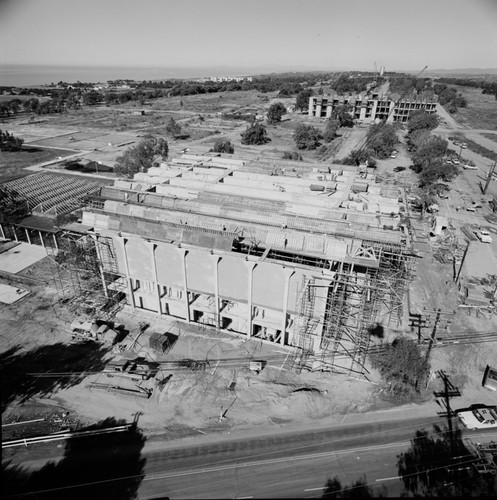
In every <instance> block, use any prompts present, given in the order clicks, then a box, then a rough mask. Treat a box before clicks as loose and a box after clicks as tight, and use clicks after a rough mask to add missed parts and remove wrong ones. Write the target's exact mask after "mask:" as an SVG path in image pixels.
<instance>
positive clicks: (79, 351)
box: [0, 343, 109, 412]
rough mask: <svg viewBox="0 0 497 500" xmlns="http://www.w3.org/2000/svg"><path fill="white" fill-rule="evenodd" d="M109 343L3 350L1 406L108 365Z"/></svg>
mask: <svg viewBox="0 0 497 500" xmlns="http://www.w3.org/2000/svg"><path fill="white" fill-rule="evenodd" d="M108 352H109V348H108V347H102V346H101V345H99V344H97V343H86V344H64V343H56V344H51V345H46V346H42V347H39V348H37V349H33V350H31V351H27V352H21V346H19V345H18V346H14V347H12V348H11V349H9V350H8V351H6V352H3V353H2V354H0V387H1V395H2V398H1V408H2V412H4V411H5V410H6V408H7V407H8V406H9V404H10V403H12V402H13V401H15V400H19V401H20V402H23V401H26V400H27V399H29V398H30V397H33V396H37V395H38V396H44V395H47V394H50V393H52V392H54V391H56V390H59V389H65V388H68V387H72V386H74V385H76V384H79V383H80V382H82V381H83V379H84V378H85V377H86V376H87V375H88V374H90V373H92V372H98V371H102V370H103V369H104V368H105V362H104V359H103V358H104V356H105V355H106V354H107V353H108Z"/></svg>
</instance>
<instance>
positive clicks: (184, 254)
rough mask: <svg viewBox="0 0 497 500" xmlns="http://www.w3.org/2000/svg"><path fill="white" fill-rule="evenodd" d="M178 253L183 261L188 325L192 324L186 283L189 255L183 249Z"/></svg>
mask: <svg viewBox="0 0 497 500" xmlns="http://www.w3.org/2000/svg"><path fill="white" fill-rule="evenodd" d="M178 252H179V253H180V255H181V259H182V262H183V266H182V267H183V293H184V295H185V307H186V321H188V323H190V322H191V319H190V302H189V300H188V283H187V281H186V254H187V253H188V250H185V249H183V248H179V249H178Z"/></svg>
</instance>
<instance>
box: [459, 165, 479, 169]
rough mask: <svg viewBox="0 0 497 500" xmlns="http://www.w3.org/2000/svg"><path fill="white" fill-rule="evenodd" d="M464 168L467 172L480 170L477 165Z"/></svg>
mask: <svg viewBox="0 0 497 500" xmlns="http://www.w3.org/2000/svg"><path fill="white" fill-rule="evenodd" d="M462 168H464V169H465V170H478V167H477V166H476V165H468V164H466V165H463V166H462Z"/></svg>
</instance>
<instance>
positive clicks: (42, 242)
mask: <svg viewBox="0 0 497 500" xmlns="http://www.w3.org/2000/svg"><path fill="white" fill-rule="evenodd" d="M38 235H39V236H40V241H41V246H42V247H43V248H45V242H44V241H43V233H42V232H41V231H40V230H38Z"/></svg>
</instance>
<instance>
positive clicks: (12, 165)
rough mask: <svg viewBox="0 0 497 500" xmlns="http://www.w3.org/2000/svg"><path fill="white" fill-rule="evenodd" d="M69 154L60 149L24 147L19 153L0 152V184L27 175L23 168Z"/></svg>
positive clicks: (27, 171) (27, 172) (28, 172)
mask: <svg viewBox="0 0 497 500" xmlns="http://www.w3.org/2000/svg"><path fill="white" fill-rule="evenodd" d="M69 154H71V153H70V152H69V151H67V150H62V149H41V148H36V147H35V148H30V147H24V148H22V150H21V151H16V152H5V151H2V152H0V183H2V182H7V181H11V180H13V179H17V178H19V177H24V176H26V175H29V174H30V173H32V172H30V171H29V170H24V167H30V166H31V165H36V164H37V163H43V162H45V161H50V160H54V159H56V158H58V157H59V156H62V157H64V156H68V155H69Z"/></svg>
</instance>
